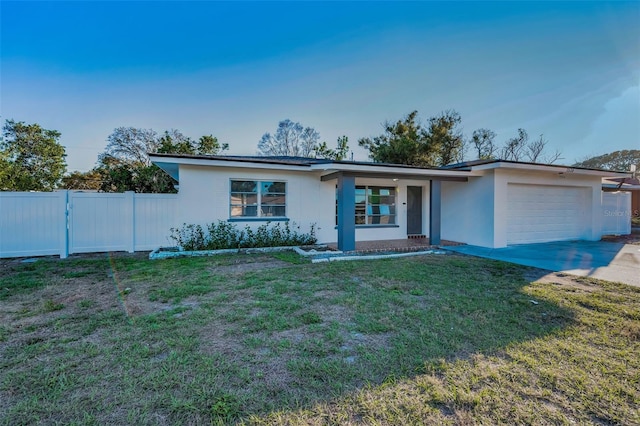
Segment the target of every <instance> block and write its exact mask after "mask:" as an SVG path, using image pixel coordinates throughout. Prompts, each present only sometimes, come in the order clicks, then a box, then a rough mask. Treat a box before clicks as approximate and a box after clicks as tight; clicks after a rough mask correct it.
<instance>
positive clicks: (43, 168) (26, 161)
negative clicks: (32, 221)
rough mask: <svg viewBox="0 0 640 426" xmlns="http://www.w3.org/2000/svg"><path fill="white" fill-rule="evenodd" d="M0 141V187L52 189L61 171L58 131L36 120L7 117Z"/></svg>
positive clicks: (62, 154)
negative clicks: (9, 118)
mask: <svg viewBox="0 0 640 426" xmlns="http://www.w3.org/2000/svg"><path fill="white" fill-rule="evenodd" d="M2 133H3V138H2V140H1V141H0V189H1V190H8V191H52V190H54V189H55V188H56V186H57V185H58V184H59V182H60V180H61V179H62V176H63V175H64V173H65V171H66V169H67V164H66V162H65V156H66V154H65V150H64V147H63V146H62V145H60V143H59V142H58V140H59V139H60V132H58V131H56V130H47V129H43V128H42V127H40V125H39V124H25V123H24V122H22V121H19V122H16V121H14V120H7V121H6V122H5V124H4V126H3V128H2Z"/></svg>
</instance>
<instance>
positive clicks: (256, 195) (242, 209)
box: [230, 180, 287, 218]
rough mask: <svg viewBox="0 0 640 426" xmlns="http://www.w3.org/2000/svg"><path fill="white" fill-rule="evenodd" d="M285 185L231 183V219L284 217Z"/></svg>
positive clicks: (248, 182) (272, 183) (249, 182)
mask: <svg viewBox="0 0 640 426" xmlns="http://www.w3.org/2000/svg"><path fill="white" fill-rule="evenodd" d="M286 185H287V184H286V183H285V182H272V181H256V180H232V181H231V202H230V211H231V217H232V218H233V217H285V216H286V204H287V203H286V200H287V194H286Z"/></svg>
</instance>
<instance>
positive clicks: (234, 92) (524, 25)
mask: <svg viewBox="0 0 640 426" xmlns="http://www.w3.org/2000/svg"><path fill="white" fill-rule="evenodd" d="M0 24H1V29H0V118H1V119H2V120H6V119H14V120H16V121H24V122H27V123H38V124H40V125H41V126H42V127H44V128H47V129H55V130H58V131H59V132H61V133H62V136H61V138H60V143H62V144H63V145H64V146H65V149H66V153H67V165H68V170H69V171H73V170H80V171H87V170H89V169H91V168H92V167H94V166H95V164H96V161H97V157H98V154H99V153H100V152H102V151H104V149H105V147H106V144H107V142H106V139H107V137H108V136H109V134H110V133H112V132H113V130H114V129H115V128H116V127H121V126H132V127H138V128H152V129H154V130H156V131H158V132H162V131H164V130H168V129H178V130H180V131H181V132H183V133H184V134H185V135H187V136H189V137H191V138H193V139H197V138H199V137H200V136H202V135H205V134H206V135H208V134H212V135H214V136H216V137H217V138H218V139H219V140H220V141H221V142H225V143H228V144H229V146H230V149H229V151H228V153H229V154H233V155H254V154H256V150H257V144H258V141H259V140H260V138H261V136H262V135H263V134H264V133H266V132H271V133H273V132H275V130H276V128H277V125H278V122H279V121H281V120H284V119H290V120H293V121H297V122H300V123H301V124H303V125H304V126H310V127H313V128H315V129H316V130H317V131H318V132H320V136H321V140H324V141H326V142H327V143H328V144H329V145H330V146H335V144H336V140H337V138H338V137H340V136H342V135H346V136H348V137H349V146H350V148H351V150H352V151H353V158H354V159H355V160H367V152H366V151H364V150H363V149H362V148H360V147H358V144H357V141H358V139H360V138H362V137H370V136H375V135H379V134H380V133H382V131H383V128H382V123H384V122H385V121H387V120H389V121H396V120H399V119H401V118H403V117H404V116H405V115H406V114H408V113H410V112H411V111H413V110H417V111H418V112H419V117H420V118H421V120H422V122H423V123H426V122H427V120H428V119H429V117H432V116H435V115H437V114H439V113H441V112H442V111H445V110H449V109H453V110H456V111H457V112H459V113H460V115H461V116H462V130H463V132H464V134H465V135H466V136H467V137H470V136H471V134H472V132H473V130H475V129H478V128H488V129H491V130H493V131H494V132H496V133H497V138H496V141H497V142H498V143H502V142H504V141H506V140H507V139H509V138H511V137H514V136H516V134H517V129H518V128H524V129H525V130H526V131H527V132H528V134H529V136H530V138H532V139H535V138H537V137H539V136H540V135H543V136H544V138H545V139H546V140H547V141H548V145H547V149H548V151H549V152H553V151H556V150H558V151H560V152H561V153H562V159H560V160H558V161H557V163H560V164H573V163H574V162H576V161H579V160H582V159H585V158H587V157H590V156H594V155H599V154H603V153H607V152H612V151H615V150H620V149H640V2H638V1H633V2H598V1H591V2H567V3H564V2H495V3H494V2H481V1H476V2H458V1H451V2H407V3H405V2H366V1H361V2H337V1H336V2H155V1H146V2H126V1H118V2H115V1H114V2H93V1H92V2H89V1H86V2H83V1H75V2H56V1H52V2H10V1H4V0H2V1H0ZM466 159H473V153H472V152H468V153H467V157H466Z"/></svg>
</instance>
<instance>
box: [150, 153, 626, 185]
mask: <svg viewBox="0 0 640 426" xmlns="http://www.w3.org/2000/svg"><path fill="white" fill-rule="evenodd" d="M149 158H150V159H151V161H152V162H153V163H154V164H156V165H158V167H160V168H162V169H163V170H164V171H166V172H167V173H168V174H169V175H170V176H172V177H173V178H174V179H176V180H178V178H179V165H180V164H185V165H197V166H213V167H255V168H260V169H271V170H289V171H319V172H322V173H323V174H324V175H323V180H329V179H331V178H335V177H337V175H338V174H340V173H342V174H348V175H352V176H362V177H398V178H400V177H402V178H410V179H429V178H434V179H442V180H447V178H451V179H450V180H466V178H467V177H469V176H478V175H480V173H481V172H482V171H485V170H491V169H498V168H502V169H514V170H521V171H546V172H555V173H567V174H569V173H575V174H581V175H590V176H599V177H602V178H606V177H626V176H628V175H629V173H625V172H618V171H610V170H600V169H590V168H585V167H572V166H562V165H557V164H542V163H531V162H523V161H510V160H474V161H465V162H462V163H457V164H450V165H447V166H443V167H419V166H410V165H405V164H390V163H374V162H366V161H345V160H330V159H325V158H306V157H296V156H265V157H261V156H245V155H185V154H158V153H152V154H149ZM330 176H331V177H330Z"/></svg>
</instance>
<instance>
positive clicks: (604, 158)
mask: <svg viewBox="0 0 640 426" xmlns="http://www.w3.org/2000/svg"><path fill="white" fill-rule="evenodd" d="M632 164H635V165H636V168H637V169H638V170H640V150H639V149H624V150H621V151H614V152H610V153H608V154H602V155H598V156H596V157H591V158H587V159H584V160H582V161H579V162H577V163H576V164H574V166H575V167H586V168H589V169H603V170H616V171H621V172H626V171H629V169H630V167H631V165H632Z"/></svg>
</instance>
